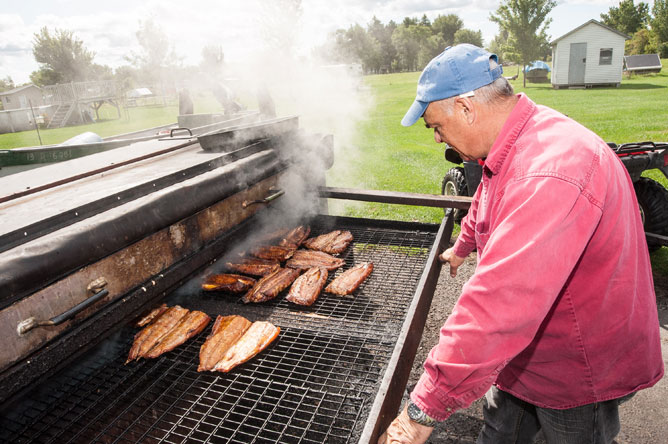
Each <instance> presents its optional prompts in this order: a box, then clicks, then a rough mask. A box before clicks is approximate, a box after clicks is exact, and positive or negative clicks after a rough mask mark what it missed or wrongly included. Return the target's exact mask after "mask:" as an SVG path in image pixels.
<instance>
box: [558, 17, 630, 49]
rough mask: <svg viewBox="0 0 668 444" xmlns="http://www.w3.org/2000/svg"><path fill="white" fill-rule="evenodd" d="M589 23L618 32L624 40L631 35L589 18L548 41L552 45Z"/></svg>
mask: <svg viewBox="0 0 668 444" xmlns="http://www.w3.org/2000/svg"><path fill="white" fill-rule="evenodd" d="M590 23H593V24H595V25H598V26H600V27H602V28H604V29H607V30H608V31H611V32H614V33H615V34H618V35H620V36H622V37H624V40H629V39H630V38H631V37H629V36H628V35H626V34H624V33H623V32H621V31H617V30H616V29H615V28H611V27H610V26H608V25H604V24H603V23H601V22H599V21H598V20H594V19H591V20H589V21H588V22H585V23H583V24H581V25H580V26H578V27H577V28H575V29H571V30H570V31H568V32H567V33H566V34H564V35H562V36H561V37H559V38H556V39H554V40H552V41H551V42H550V46H554V45H555V44H556V43H557V42H558V41H559V40H561V39H563V38H564V37H568V36H569V35H571V34H573V33H574V32H576V31H579V30H580V29H582V28H584V27H585V26H587V25H588V24H590Z"/></svg>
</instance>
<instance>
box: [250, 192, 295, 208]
mask: <svg viewBox="0 0 668 444" xmlns="http://www.w3.org/2000/svg"><path fill="white" fill-rule="evenodd" d="M269 192H270V193H273V194H270V195H269V196H267V197H265V198H264V199H260V200H245V201H244V202H243V203H242V204H241V206H242V207H243V208H248V207H249V206H251V205H255V204H266V203H269V202H271V201H272V200H274V199H278V198H279V197H281V196H282V195H284V194H285V190H269Z"/></svg>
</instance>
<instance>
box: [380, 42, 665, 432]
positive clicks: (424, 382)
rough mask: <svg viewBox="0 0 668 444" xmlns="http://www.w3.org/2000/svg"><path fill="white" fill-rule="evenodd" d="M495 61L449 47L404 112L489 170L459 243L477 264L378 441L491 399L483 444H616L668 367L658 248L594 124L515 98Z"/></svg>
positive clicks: (448, 256)
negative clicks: (624, 414) (657, 291)
mask: <svg viewBox="0 0 668 444" xmlns="http://www.w3.org/2000/svg"><path fill="white" fill-rule="evenodd" d="M501 74H502V70H501V67H500V66H499V65H498V63H497V58H496V55H494V54H490V53H488V52H487V51H484V50H482V49H480V48H477V47H475V46H473V45H466V44H465V45H457V46H455V47H449V48H447V49H446V50H445V51H444V52H443V53H442V54H440V55H439V56H437V57H436V58H434V59H433V60H432V61H431V62H430V63H429V64H428V65H427V67H426V68H425V69H424V71H423V72H422V75H421V76H420V80H419V81H418V88H417V97H416V100H415V102H414V103H413V105H412V106H411V108H410V109H409V110H408V112H407V113H406V116H405V117H404V118H403V120H402V124H403V125H404V126H410V125H412V124H414V123H415V122H416V121H417V120H418V119H420V117H422V118H423V119H424V122H425V124H426V126H427V128H430V129H433V131H434V140H435V141H436V142H437V143H447V144H448V145H450V146H451V147H452V148H454V149H455V150H456V151H457V152H458V153H459V154H460V156H461V157H462V158H463V159H465V160H478V159H484V167H483V177H482V181H481V184H480V186H479V187H478V190H477V191H476V194H475V196H474V197H473V203H472V205H471V208H470V210H469V213H468V215H467V217H466V218H465V219H464V220H463V221H462V224H461V233H460V235H459V237H458V239H457V241H456V242H455V244H454V246H453V247H452V248H450V249H448V250H446V251H445V252H444V253H443V254H442V255H441V260H442V261H444V262H449V265H450V274H451V275H452V276H454V275H455V274H456V273H457V267H459V266H460V265H461V264H462V262H463V261H464V258H465V257H466V256H468V255H469V253H471V252H473V251H474V250H476V251H477V253H478V265H477V268H476V271H475V273H474V275H473V276H472V277H471V279H470V280H469V281H468V282H467V283H466V284H465V285H464V288H463V289H462V294H461V296H460V298H459V300H458V301H457V304H456V305H455V307H454V309H453V311H452V314H451V315H450V317H449V318H448V320H447V321H446V323H445V325H444V326H443V327H442V329H441V335H440V340H439V343H438V345H437V346H436V347H434V348H433V349H432V351H431V352H430V354H429V356H428V358H427V360H426V362H425V364H424V373H423V375H422V377H421V378H420V381H419V382H418V384H417V386H416V387H415V389H414V390H413V392H412V393H411V396H410V402H409V403H408V404H407V405H406V406H405V407H404V409H403V410H402V412H401V413H400V414H399V416H398V417H397V418H396V419H395V420H394V422H393V423H392V424H391V425H390V427H389V428H388V429H387V431H386V433H385V434H384V435H383V436H381V438H380V440H379V441H378V442H379V443H390V442H391V443H423V442H425V441H426V440H427V438H428V437H429V435H430V433H431V431H432V429H433V426H434V425H435V424H436V423H438V422H439V421H444V420H445V419H446V418H448V417H449V416H450V415H451V414H452V413H453V412H454V411H456V410H457V409H460V408H465V407H467V406H469V405H470V404H471V403H472V402H473V401H474V400H476V399H478V398H480V397H482V396H483V395H485V393H486V395H485V407H484V416H485V425H484V427H483V429H482V431H481V432H480V436H479V437H478V443H482V444H487V443H531V442H533V440H534V438H535V437H536V435H537V434H538V432H539V431H541V430H542V431H543V435H544V437H545V439H546V440H547V442H548V443H550V444H553V443H555V444H561V443H569V444H579V443H583V444H584V443H592V444H593V443H606V444H608V443H611V442H612V441H613V439H614V437H615V436H616V435H617V433H618V432H619V417H618V405H619V403H620V402H622V401H624V400H626V399H628V398H630V397H631V396H632V395H633V393H635V392H636V391H638V390H640V389H643V388H646V387H650V386H652V385H654V384H655V383H656V382H657V381H658V380H659V379H661V377H662V376H663V361H662V358H661V344H660V338H659V324H658V316H657V310H656V301H655V296H654V284H653V282H652V274H651V266H650V262H649V254H648V252H647V246H646V243H645V235H644V231H643V226H642V222H641V220H640V213H639V208H638V204H637V201H636V198H635V194H634V191H633V185H632V183H631V180H630V178H629V176H628V174H627V172H626V169H625V168H624V166H623V165H622V163H621V161H620V160H619V159H618V158H617V156H616V155H615V154H614V152H613V151H612V150H611V149H610V148H609V147H608V146H607V144H606V143H605V142H604V141H603V140H601V139H600V138H599V137H598V136H597V135H596V134H594V133H592V132H591V131H589V130H588V129H587V128H585V127H583V126H581V125H580V124H578V123H577V122H575V121H573V120H571V119H569V118H567V117H566V116H564V115H563V114H560V113H558V112H556V111H554V110H552V109H550V108H547V107H544V106H540V105H536V104H535V103H534V102H532V101H531V100H530V99H529V98H528V97H527V96H525V95H524V94H518V95H515V94H514V92H513V89H512V86H510V84H509V83H508V82H507V81H506V80H505V79H504V78H503V76H502V75H501Z"/></svg>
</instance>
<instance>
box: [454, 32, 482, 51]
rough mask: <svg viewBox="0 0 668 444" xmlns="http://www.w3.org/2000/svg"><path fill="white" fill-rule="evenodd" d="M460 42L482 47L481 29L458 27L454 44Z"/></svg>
mask: <svg viewBox="0 0 668 444" xmlns="http://www.w3.org/2000/svg"><path fill="white" fill-rule="evenodd" d="M460 43H470V44H472V45H476V46H480V47H482V31H473V30H472V29H466V28H463V29H460V30H459V31H457V32H455V41H454V44H455V45H459V44H460Z"/></svg>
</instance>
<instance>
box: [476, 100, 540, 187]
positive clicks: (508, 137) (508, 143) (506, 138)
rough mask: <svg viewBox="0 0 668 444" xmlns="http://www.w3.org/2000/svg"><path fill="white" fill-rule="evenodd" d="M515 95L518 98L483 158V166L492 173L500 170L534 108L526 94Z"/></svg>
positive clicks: (534, 105)
mask: <svg viewBox="0 0 668 444" xmlns="http://www.w3.org/2000/svg"><path fill="white" fill-rule="evenodd" d="M517 96H518V98H519V100H518V101H517V103H516V104H515V107H514V108H513V110H512V111H511V113H510V115H509V116H508V118H507V119H506V123H504V125H503V128H501V132H500V133H499V135H498V136H497V137H496V140H495V141H494V144H493V145H492V148H491V149H490V150H489V155H488V156H487V158H486V159H485V167H487V169H489V171H490V172H491V173H492V174H497V173H498V172H499V171H500V170H501V167H502V166H503V162H504V160H505V159H506V156H507V155H508V153H509V152H510V149H511V148H512V146H513V145H514V144H515V141H516V140H517V138H518V137H519V135H520V133H521V132H522V130H523V129H524V125H526V123H527V121H528V120H529V118H530V117H531V116H532V115H533V113H534V111H535V110H536V104H535V103H534V102H533V101H532V100H531V99H530V98H528V97H527V96H526V94H524V93H519V94H518V95H517Z"/></svg>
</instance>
